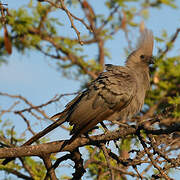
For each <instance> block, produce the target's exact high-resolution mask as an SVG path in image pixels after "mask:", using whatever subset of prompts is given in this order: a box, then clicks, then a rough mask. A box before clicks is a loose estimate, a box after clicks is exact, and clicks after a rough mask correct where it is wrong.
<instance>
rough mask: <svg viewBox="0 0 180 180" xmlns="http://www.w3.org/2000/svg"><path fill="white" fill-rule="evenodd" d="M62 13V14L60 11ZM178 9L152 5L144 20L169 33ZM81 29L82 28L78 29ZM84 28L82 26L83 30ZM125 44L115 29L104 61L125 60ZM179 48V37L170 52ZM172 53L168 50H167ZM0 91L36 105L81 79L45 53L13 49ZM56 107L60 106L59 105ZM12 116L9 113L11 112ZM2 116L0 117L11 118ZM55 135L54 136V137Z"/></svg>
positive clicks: (179, 17)
mask: <svg viewBox="0 0 180 180" xmlns="http://www.w3.org/2000/svg"><path fill="white" fill-rule="evenodd" d="M93 1H94V3H95V4H96V5H95V6H94V8H95V9H96V11H101V12H105V11H106V10H105V9H104V8H102V5H101V2H100V1H97V0H96V1H95V0H93ZM3 2H6V3H8V7H9V8H18V7H20V6H21V5H22V3H24V4H25V2H26V1H12V0H6V1H3ZM73 12H74V13H75V14H76V15H79V14H78V12H77V11H76V10H73ZM62 15H63V14H62ZM179 25H180V11H179V10H173V9H171V8H168V7H164V8H162V9H161V10H159V9H153V10H152V9H151V10H150V18H149V20H148V21H147V22H146V26H147V27H148V28H149V29H151V30H152V31H153V33H154V35H155V36H159V35H160V33H161V32H162V29H165V30H166V31H167V32H168V35H172V34H173V33H174V32H175V30H176V29H177V28H178V27H179V28H180V26H179ZM68 26H69V30H66V31H63V33H66V35H67V36H73V37H76V34H75V33H74V31H73V30H72V29H71V28H70V24H69V25H67V27H66V28H68ZM79 30H80V31H81V29H79ZM82 31H83V30H82ZM132 37H133V42H134V45H135V42H136V40H137V37H138V35H137V31H136V32H132ZM157 46H159V45H158V44H157V43H156V42H155V50H154V54H155V55H156V52H157V50H156V47H157ZM125 47H127V42H126V41H125V38H124V35H123V32H120V33H117V35H116V36H115V39H113V40H111V41H109V42H108V43H107V44H106V48H108V49H109V51H110V53H111V56H112V59H111V60H110V59H106V62H107V63H112V64H120V65H122V64H123V62H124V60H125V55H124V51H123V48H125ZM179 50H180V37H179V38H178V40H177V42H176V48H175V49H174V51H173V52H172V53H175V54H177V53H178V52H179ZM86 52H88V54H91V55H92V57H94V56H95V55H96V51H95V49H94V47H93V48H89V49H87V50H86ZM170 55H171V54H170ZM0 83H1V87H0V91H1V92H7V93H10V94H21V95H22V96H25V97H26V98H27V99H29V100H30V101H31V102H32V103H33V104H35V105H38V104H41V103H44V102H46V101H48V100H49V99H50V98H52V97H53V96H54V95H55V94H62V93H73V92H76V91H77V90H79V87H80V84H81V83H80V82H79V81H75V80H69V79H66V78H64V77H63V76H62V74H61V73H60V72H58V71H56V66H55V63H52V62H51V59H50V58H47V57H45V56H44V55H42V54H40V53H38V52H36V51H30V52H27V54H24V55H22V54H19V53H18V52H17V51H15V50H14V49H13V54H12V55H11V56H9V57H8V64H7V65H1V66H0ZM70 99H71V97H67V98H63V100H62V101H61V103H59V106H58V107H56V108H54V109H51V110H49V115H50V116H51V115H52V114H53V113H55V112H57V111H59V110H61V109H62V108H63V105H65V104H66V103H67V102H68V100H70ZM8 104H9V100H6V102H5V99H4V98H2V97H1V96H0V108H1V107H3V106H7V105H8ZM58 108H59V109H58ZM10 116H11V115H10ZM10 116H9V117H5V116H4V117H3V118H5V119H6V118H10ZM15 120H16V122H15V129H16V130H18V131H22V130H23V129H22V127H24V128H25V127H26V125H25V124H23V123H24V122H22V120H20V119H15ZM47 124H48V123H44V122H41V123H40V126H39V127H37V131H38V129H42V128H44V127H45V126H46V125H47ZM61 135H62V133H61V132H60V133H59V132H57V130H56V131H55V132H52V133H51V137H52V138H54V137H55V136H56V137H57V139H58V137H61ZM56 137H55V139H56Z"/></svg>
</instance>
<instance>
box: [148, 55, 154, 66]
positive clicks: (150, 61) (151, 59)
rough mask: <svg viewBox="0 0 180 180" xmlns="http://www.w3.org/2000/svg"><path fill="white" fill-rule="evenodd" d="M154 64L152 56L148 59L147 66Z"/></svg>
mask: <svg viewBox="0 0 180 180" xmlns="http://www.w3.org/2000/svg"><path fill="white" fill-rule="evenodd" d="M154 63H155V58H154V57H153V56H151V57H150V58H149V64H154Z"/></svg>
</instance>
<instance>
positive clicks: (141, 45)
mask: <svg viewBox="0 0 180 180" xmlns="http://www.w3.org/2000/svg"><path fill="white" fill-rule="evenodd" d="M153 44H154V37H153V33H152V31H151V30H148V29H144V30H143V31H142V32H141V36H140V37H139V40H138V43H137V50H141V51H142V52H143V53H144V54H145V55H147V56H151V55H152V51H153Z"/></svg>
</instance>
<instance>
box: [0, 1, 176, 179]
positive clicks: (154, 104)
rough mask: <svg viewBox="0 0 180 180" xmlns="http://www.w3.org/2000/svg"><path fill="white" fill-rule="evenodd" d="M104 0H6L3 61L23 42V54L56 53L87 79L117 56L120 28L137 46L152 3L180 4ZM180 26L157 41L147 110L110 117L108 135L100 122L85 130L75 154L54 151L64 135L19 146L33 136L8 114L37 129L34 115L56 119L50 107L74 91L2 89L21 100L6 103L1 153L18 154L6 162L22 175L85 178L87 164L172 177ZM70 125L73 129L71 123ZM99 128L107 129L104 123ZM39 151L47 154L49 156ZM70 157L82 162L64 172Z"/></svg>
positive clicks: (157, 5) (96, 171) (90, 170)
mask: <svg viewBox="0 0 180 180" xmlns="http://www.w3.org/2000/svg"><path fill="white" fill-rule="evenodd" d="M101 3H102V6H103V7H104V8H106V11H105V12H107V13H104V12H103V13H102V11H101V10H97V9H96V8H95V5H94V4H93V3H92V2H91V1H86V0H64V1H63V0H42V1H35V0H34V1H33V0H30V1H29V2H28V3H27V5H25V6H22V7H21V8H19V9H7V7H6V5H4V4H2V3H1V4H0V9H1V24H0V28H1V30H2V31H3V32H4V33H3V34H1V37H0V56H1V58H0V62H3V63H4V62H8V56H9V55H10V54H12V53H14V51H16V50H17V51H18V52H19V53H22V54H26V53H28V52H30V51H37V52H40V53H41V54H42V55H45V56H48V57H50V58H51V60H52V61H54V60H56V62H57V67H58V69H59V70H60V71H62V72H63V73H64V75H65V76H66V77H67V78H73V79H81V78H83V79H84V81H83V87H85V86H86V85H87V83H88V81H89V80H92V79H95V78H96V77H97V76H98V74H99V73H100V72H101V71H103V68H104V64H105V60H106V59H107V58H110V56H111V54H110V52H109V50H108V49H107V48H106V43H107V42H109V41H111V40H112V39H113V38H115V35H116V34H117V33H118V32H121V31H123V32H124V35H125V38H126V41H127V42H128V49H127V48H125V53H127V52H128V51H129V50H132V41H131V39H130V35H129V34H130V32H131V31H137V29H139V28H140V29H141V28H143V26H144V24H143V22H144V21H146V20H147V19H148V18H150V17H149V11H150V10H151V9H161V8H163V7H165V6H168V7H169V8H178V7H177V4H176V3H177V2H176V1H174V0H139V1H138V0H128V1H127V0H112V1H109V0H106V1H102V2H101ZM77 12H78V13H77ZM66 29H69V31H71V33H72V35H71V36H70V37H68V36H65V35H63V32H64V31H66ZM179 34H180V28H179V29H175V30H174V34H173V35H168V34H167V33H166V31H162V35H161V36H160V37H156V41H157V42H159V43H160V44H161V46H160V47H156V48H157V49H158V51H157V54H156V63H155V65H154V66H153V67H152V69H151V89H150V91H149V93H148V95H147V98H146V100H145V105H144V108H143V110H142V111H141V113H140V114H138V115H137V116H135V117H134V118H133V119H131V120H128V121H127V122H122V123H118V122H113V123H112V122H107V123H106V124H107V126H108V128H109V130H107V132H106V131H105V132H103V135H97V136H96V135H94V132H96V130H93V132H92V134H91V135H92V139H88V138H86V137H80V138H78V139H77V140H76V141H75V142H74V143H72V145H70V146H68V147H67V149H66V150H67V151H69V152H70V154H66V155H64V156H62V157H60V158H57V157H56V155H55V154H53V153H57V152H58V150H56V147H59V145H61V142H57V144H56V143H55V144H53V143H52V144H49V146H48V144H46V141H47V139H41V140H38V141H37V143H36V146H35V147H36V148H37V149H36V152H35V151H34V149H33V147H32V146H29V147H20V148H19V149H18V148H15V147H16V146H20V145H21V144H22V142H24V141H25V140H27V139H26V136H24V138H19V137H21V136H20V135H19V134H18V132H14V130H13V126H16V124H12V123H11V120H6V119H5V118H4V117H5V116H4V115H5V114H6V113H9V112H12V113H13V115H14V116H19V117H21V118H22V120H23V121H24V122H25V123H26V124H27V130H28V131H29V132H30V133H31V134H32V135H34V134H35V132H34V130H33V128H32V124H31V119H30V117H33V118H35V119H36V120H37V121H38V120H39V119H44V118H45V119H48V118H49V117H48V115H47V114H46V111H44V110H43V108H44V107H46V106H47V107H49V105H51V104H53V103H55V102H58V101H60V100H61V98H62V97H63V96H67V95H68V94H62V95H58V96H55V97H54V98H52V99H50V100H49V101H48V102H46V103H42V104H41V105H34V104H33V103H31V102H30V100H28V99H26V98H24V97H23V96H22V95H12V94H8V93H6V92H0V96H1V97H3V98H11V99H12V102H13V105H10V106H9V107H8V108H5V107H3V106H2V107H0V118H1V130H0V139H1V149H0V150H1V151H0V157H1V159H2V158H6V157H12V156H15V157H18V160H15V161H11V162H10V163H8V164H7V165H6V166H3V165H0V170H1V171H3V172H6V173H8V174H10V175H11V174H13V175H15V176H16V177H17V178H22V179H48V177H51V179H69V178H72V179H80V178H81V177H82V176H83V175H84V173H85V170H86V171H87V176H88V177H90V178H91V179H104V180H106V179H128V178H129V177H132V178H134V179H135V178H139V179H158V178H163V179H170V172H171V171H172V170H173V169H174V170H175V169H176V168H177V167H179V165H180V159H179V154H178V153H179V152H178V149H179V147H180V144H179V132H180V96H179V95H180V71H179V69H180V61H179V59H180V54H179V52H178V53H177V54H175V55H174V56H169V55H168V53H169V52H172V51H173V48H174V46H175V42H176V41H177V39H178V36H179ZM92 46H93V48H94V49H96V52H97V54H96V55H94V57H93V58H92V56H89V54H88V53H87V49H88V48H91V47H92ZM80 77H81V78H80ZM87 77H88V78H87ZM81 80H82V79H81ZM87 80H88V81H87ZM17 101H18V103H22V104H23V106H24V108H23V109H19V108H18V106H17V105H18V103H17ZM27 114H29V115H30V116H27ZM132 122H136V125H132ZM11 127H12V128H11ZM62 128H64V129H65V130H67V131H68V130H70V129H71V127H69V126H62ZM99 128H100V131H101V132H102V131H103V129H102V127H101V126H99ZM112 129H113V130H112ZM108 143H110V144H108ZM41 145H45V146H44V147H43V146H41ZM92 145H93V146H92ZM50 146H51V148H50ZM80 146H84V147H85V150H86V153H87V154H88V155H87V156H88V157H87V158H86V159H83V158H82V156H81V152H79V148H78V147H80ZM45 147H46V148H45ZM47 147H49V149H48V148H47ZM7 148H8V149H7ZM26 148H27V149H26ZM28 148H29V149H28ZM5 152H6V155H4V154H5ZM16 152H19V154H18V153H16ZM24 152H25V153H24ZM26 152H27V153H26ZM23 153H24V154H23ZM28 153H29V154H28ZM33 153H34V154H33ZM12 154H13V155H12ZM33 155H37V156H39V157H41V158H42V160H43V162H42V161H41V162H40V161H38V160H37V159H36V158H33V157H32V156H33ZM50 155H51V159H50ZM67 159H70V160H72V161H73V162H74V166H73V168H74V173H73V174H72V176H71V175H68V174H64V176H61V177H58V172H57V173H55V171H54V169H59V168H57V167H58V166H59V165H60V163H61V162H62V161H65V160H67ZM52 164H53V166H52ZM47 170H48V171H47ZM46 171H47V172H46ZM7 177H8V176H7Z"/></svg>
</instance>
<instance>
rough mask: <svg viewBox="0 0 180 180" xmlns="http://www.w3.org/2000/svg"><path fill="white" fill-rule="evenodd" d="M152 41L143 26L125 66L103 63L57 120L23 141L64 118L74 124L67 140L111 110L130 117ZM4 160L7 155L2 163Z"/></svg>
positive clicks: (143, 85) (137, 105)
mask: <svg viewBox="0 0 180 180" xmlns="http://www.w3.org/2000/svg"><path fill="white" fill-rule="evenodd" d="M153 42H154V39H153V34H152V32H151V31H149V30H147V29H144V31H143V32H141V36H140V38H139V41H138V44H137V49H136V50H135V51H133V52H132V53H131V54H130V55H129V56H128V58H127V60H126V65H125V67H122V66H114V65H110V64H108V65H106V72H102V73H101V74H100V75H99V77H98V78H97V79H95V80H94V81H92V82H91V83H90V85H89V86H88V88H87V89H86V90H85V91H83V92H82V93H81V94H79V95H78V96H77V97H75V98H74V99H73V100H72V101H71V102H70V103H69V104H67V105H66V108H65V110H64V111H63V112H60V113H58V114H56V115H54V116H53V117H52V118H53V119H57V121H56V122H54V123H53V124H52V125H50V126H48V127H47V128H46V129H44V130H43V131H41V132H40V133H38V134H37V135H35V136H34V137H32V138H31V139H30V140H29V141H27V142H26V143H25V144H23V145H30V144H32V143H33V142H34V141H35V140H37V139H39V138H41V137H42V136H44V135H45V134H47V133H48V132H50V131H52V130H53V129H55V128H56V127H58V126H59V125H61V124H62V123H64V122H65V121H67V122H69V123H70V125H73V129H72V131H71V135H72V137H71V139H70V140H69V141H68V143H70V142H72V141H73V140H74V139H75V138H76V137H78V136H80V135H82V134H84V133H87V132H88V131H89V130H91V129H92V128H93V127H95V126H96V125H97V124H98V123H100V122H103V120H109V119H110V118H111V116H112V115H113V114H114V113H118V116H119V117H120V119H127V118H131V117H132V116H133V115H135V114H136V113H138V112H139V111H140V110H141V108H142V106H143V104H144V98H145V94H146V91H147V90H148V89H149V87H150V77H149V65H150V64H152V63H153V58H152V51H153ZM66 144H67V143H66ZM66 144H64V145H63V147H64V146H65V145H66ZM9 159H11V158H9ZM7 162H9V161H8V159H6V160H5V161H4V162H3V164H6V163H7Z"/></svg>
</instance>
